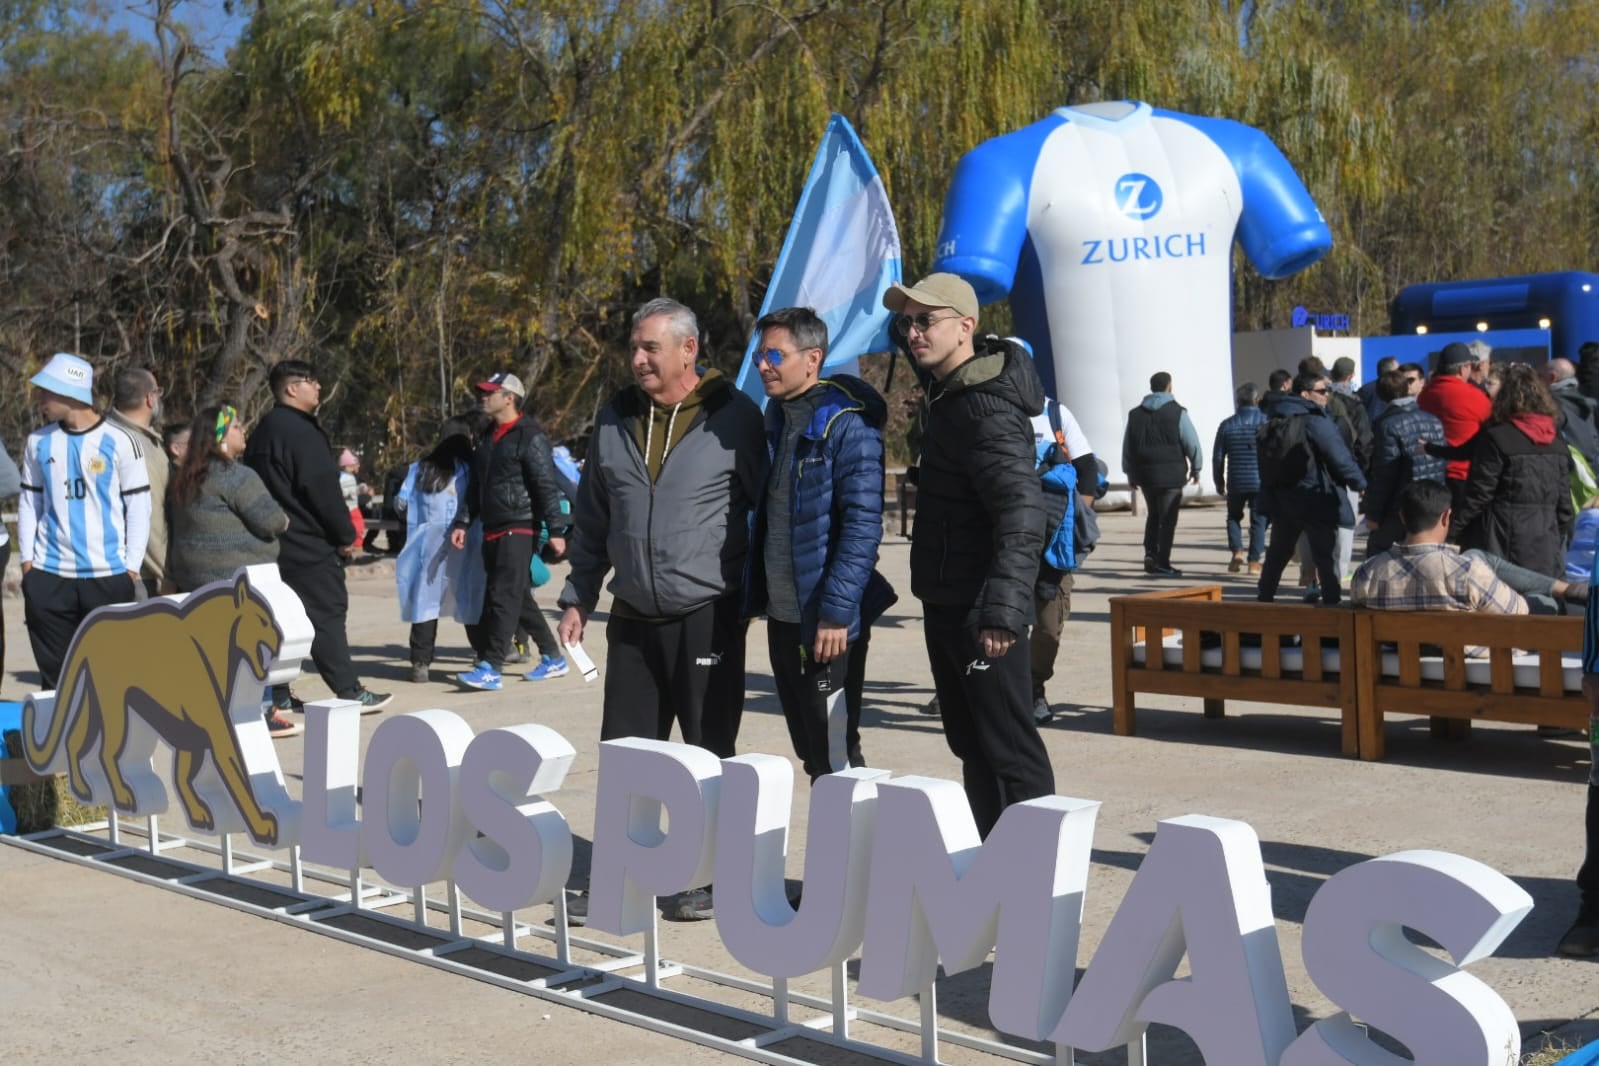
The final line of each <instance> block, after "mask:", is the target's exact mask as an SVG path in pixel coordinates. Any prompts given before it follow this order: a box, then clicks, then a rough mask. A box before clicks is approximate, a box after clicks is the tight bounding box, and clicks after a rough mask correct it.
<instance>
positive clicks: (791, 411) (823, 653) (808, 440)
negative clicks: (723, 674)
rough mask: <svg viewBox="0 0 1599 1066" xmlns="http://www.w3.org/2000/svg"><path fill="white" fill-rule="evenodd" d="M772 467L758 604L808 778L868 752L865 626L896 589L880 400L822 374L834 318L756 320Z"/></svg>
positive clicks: (761, 525) (792, 311)
mask: <svg viewBox="0 0 1599 1066" xmlns="http://www.w3.org/2000/svg"><path fill="white" fill-rule="evenodd" d="M755 327H756V329H758V330H759V331H760V343H759V345H758V346H757V347H756V351H755V366H756V369H757V370H759V371H760V375H761V382H762V384H763V385H764V386H765V387H766V395H767V399H768V403H767V405H766V447H767V455H768V458H769V459H770V461H771V472H770V474H769V475H768V477H767V480H766V491H765V494H764V497H763V499H762V502H761V505H760V507H759V509H758V510H757V511H756V516H755V521H756V526H755V539H754V542H753V543H752V544H751V547H750V555H749V558H750V564H751V566H750V569H751V580H750V585H749V589H750V606H751V608H752V610H753V611H755V612H759V611H760V610H762V609H763V608H764V610H765V613H766V619H767V621H766V637H767V645H768V648H769V649H770V652H771V656H772V679H773V680H774V681H775V682H776V685H777V696H778V699H779V700H780V701H781V702H782V705H783V716H784V717H785V718H786V719H788V732H789V737H790V738H791V739H792V740H793V742H794V753H795V754H796V755H797V756H798V757H799V759H800V761H801V762H802V763H803V764H804V767H805V772H806V773H807V774H809V775H810V778H811V780H812V781H814V780H816V779H817V778H818V777H820V776H822V775H823V774H828V773H834V772H836V771H838V770H843V769H845V768H847V767H850V766H865V765H866V762H865V760H864V758H863V757H862V756H861V741H860V715H861V689H862V687H863V686H864V684H865V680H866V645H867V641H868V639H869V632H870V631H869V627H870V625H871V623H872V621H873V619H875V618H876V616H877V615H878V614H881V613H882V610H883V608H884V607H886V606H887V603H888V597H891V596H892V591H891V590H889V589H888V585H887V582H886V581H884V580H883V578H882V577H881V576H880V575H878V574H877V573H876V571H875V570H874V569H873V567H874V566H875V565H876V564H877V547H878V544H879V543H880V542H881V541H882V539H883V423H884V421H885V420H886V418H887V414H888V408H887V405H886V404H884V402H883V398H882V397H881V396H879V395H878V394H877V393H876V392H875V391H874V390H873V389H872V388H871V386H869V385H867V384H866V382H864V381H861V380H860V379H859V378H854V377H848V376H844V375H840V376H838V377H833V378H828V379H825V380H824V379H822V378H821V370H822V361H823V360H824V359H825V358H826V356H827V324H826V323H825V322H823V321H822V320H821V318H819V317H818V316H817V314H816V312H815V311H813V310H811V309H810V308H808V307H786V308H783V309H782V310H779V311H773V312H772V313H771V314H768V315H764V316H762V318H761V320H760V321H759V322H757V323H756V324H755Z"/></svg>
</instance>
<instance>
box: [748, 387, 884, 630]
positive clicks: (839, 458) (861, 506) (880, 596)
mask: <svg viewBox="0 0 1599 1066" xmlns="http://www.w3.org/2000/svg"><path fill="white" fill-rule="evenodd" d="M822 385H823V386H824V388H823V389H822V390H820V392H819V393H818V394H817V395H816V396H815V399H814V405H813V407H812V408H811V417H810V421H809V422H808V423H807V424H806V426H805V429H804V430H803V431H802V432H801V433H800V438H799V440H798V441H797V442H795V445H794V459H793V462H794V468H793V471H792V477H793V483H792V487H791V488H790V490H789V498H790V502H791V504H792V506H793V512H792V526H791V527H790V528H791V529H792V538H793V551H794V586H795V587H794V594H795V599H796V600H797V601H798V602H799V605H800V627H801V631H802V633H803V634H804V640H805V642H806V644H807V645H809V644H810V643H811V642H812V641H813V640H815V637H816V628H817V626H818V624H820V622H822V621H827V622H831V623H834V624H836V625H847V626H849V639H850V642H851V643H853V642H854V641H855V640H856V638H857V637H859V636H860V632H861V627H862V626H863V625H870V624H871V623H872V622H873V621H874V620H875V619H876V618H877V616H878V615H880V614H882V612H883V611H884V610H885V609H886V608H887V607H888V606H889V604H891V603H893V602H894V600H895V599H896V597H895V595H894V591H893V589H892V588H891V587H890V586H889V584H888V582H887V581H886V580H884V579H883V577H882V576H881V575H880V574H877V573H876V571H875V570H874V567H875V566H876V564H877V547H878V545H879V544H880V543H881V542H882V539H883V424H884V422H885V421H886V420H887V417H888V405H887V404H885V403H884V402H883V398H882V397H881V396H879V395H878V394H877V391H876V390H875V389H873V388H872V387H871V386H870V385H868V384H866V382H864V381H861V380H860V379H859V378H853V377H848V376H845V375H839V376H837V377H831V378H826V379H823V381H822ZM782 431H783V405H782V404H780V403H769V404H767V405H766V450H767V457H768V459H770V458H771V457H772V456H774V455H775V454H776V452H777V446H778V443H779V438H780V434H781V433H782ZM766 511H767V508H766V501H765V491H764V487H763V491H762V500H761V504H760V506H759V507H757V508H756V511H755V516H756V517H755V540H754V544H753V545H752V547H751V550H750V553H749V561H750V581H749V585H748V597H747V607H748V613H750V614H759V613H761V612H762V611H763V610H764V609H765V607H766V597H767V592H766V565H765V558H766V552H765V550H764V546H765V543H766Z"/></svg>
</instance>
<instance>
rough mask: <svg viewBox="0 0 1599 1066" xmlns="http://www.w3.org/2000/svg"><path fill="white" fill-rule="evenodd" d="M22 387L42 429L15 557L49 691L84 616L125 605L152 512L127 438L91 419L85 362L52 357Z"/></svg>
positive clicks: (25, 469)
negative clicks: (29, 394) (27, 388)
mask: <svg viewBox="0 0 1599 1066" xmlns="http://www.w3.org/2000/svg"><path fill="white" fill-rule="evenodd" d="M28 383H29V384H30V385H32V386H33V403H34V406H35V407H36V408H37V409H38V411H39V414H40V416H41V417H42V418H43V419H44V421H45V425H43V426H41V427H40V428H39V429H36V430H34V431H33V432H32V433H30V434H28V442H27V444H26V445H25V446H24V448H23V454H22V493H21V495H20V496H19V497H18V500H17V557H18V559H19V560H20V561H21V567H22V612H23V617H24V619H26V621H27V624H28V641H29V643H31V644H32V645H33V659H34V662H35V663H37V664H38V666H39V677H40V688H41V690H43V691H50V690H53V689H54V688H55V687H56V685H57V682H58V681H59V680H60V675H61V665H62V662H63V661H64V660H65V658H66V654H67V649H68V648H69V647H70V646H71V644H72V638H73V635H74V634H76V633H77V631H78V626H79V624H80V623H82V621H83V620H84V619H85V618H87V617H88V616H89V612H90V611H93V610H94V609H95V608H97V607H104V606H106V605H107V604H112V603H127V602H129V601H131V600H132V599H133V598H134V596H135V587H134V586H135V583H136V582H137V581H139V567H140V565H141V564H142V563H143V562H144V554H145V547H146V545H147V544H148V542H149V538H150V510H151V507H152V505H153V502H152V500H151V498H150V472H149V470H148V468H146V466H145V464H144V460H143V459H142V458H141V457H140V455H139V453H138V449H137V448H136V447H135V443H134V439H133V437H132V435H131V434H130V433H128V431H127V430H125V429H122V428H120V427H118V426H115V425H112V424H111V423H110V422H108V421H106V419H104V418H102V417H101V415H100V413H99V412H98V411H96V410H95V409H94V370H93V368H91V367H90V366H89V364H88V363H87V362H86V361H84V360H83V359H81V358H79V357H78V356H76V355H67V354H65V353H62V354H58V355H54V356H51V357H50V361H49V362H48V363H46V364H45V366H44V369H43V370H41V371H39V372H38V373H37V374H35V375H33V377H31V378H29V379H28ZM83 530H94V531H96V532H95V534H94V535H91V536H84V535H83V533H82V531H83ZM75 531H76V532H75Z"/></svg>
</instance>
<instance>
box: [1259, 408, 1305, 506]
mask: <svg viewBox="0 0 1599 1066" xmlns="http://www.w3.org/2000/svg"><path fill="white" fill-rule="evenodd" d="M1305 418H1306V416H1305V415H1290V416H1288V417H1287V418H1269V419H1267V420H1266V422H1265V423H1264V424H1263V425H1262V426H1261V427H1260V428H1259V429H1257V430H1255V454H1256V457H1257V458H1258V459H1259V460H1260V483H1261V485H1262V486H1264V487H1266V488H1273V489H1286V488H1289V487H1290V486H1293V485H1297V484H1299V482H1300V481H1302V480H1304V477H1305V475H1306V474H1308V473H1310V439H1309V438H1308V437H1307V436H1306V435H1305Z"/></svg>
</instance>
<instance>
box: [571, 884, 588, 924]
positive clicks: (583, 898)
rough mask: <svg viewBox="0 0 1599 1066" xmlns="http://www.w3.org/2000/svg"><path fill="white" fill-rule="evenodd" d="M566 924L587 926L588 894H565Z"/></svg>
mask: <svg viewBox="0 0 1599 1066" xmlns="http://www.w3.org/2000/svg"><path fill="white" fill-rule="evenodd" d="M566 924H567V925H587V924H589V894H588V893H587V892H568V893H567V894H566Z"/></svg>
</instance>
